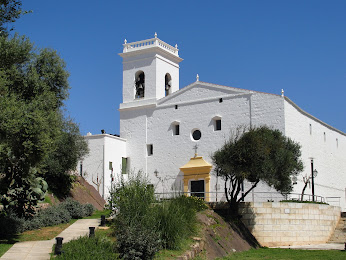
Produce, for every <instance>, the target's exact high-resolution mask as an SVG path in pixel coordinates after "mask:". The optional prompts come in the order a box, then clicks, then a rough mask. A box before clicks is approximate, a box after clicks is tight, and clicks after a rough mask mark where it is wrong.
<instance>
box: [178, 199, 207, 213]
mask: <svg viewBox="0 0 346 260" xmlns="http://www.w3.org/2000/svg"><path fill="white" fill-rule="evenodd" d="M181 198H182V199H184V204H187V205H188V207H191V208H193V209H194V210H195V211H196V212H200V211H202V210H205V209H208V205H207V204H206V203H205V201H204V200H203V199H202V198H199V197H196V196H190V197H186V196H184V197H183V196H182V197H181Z"/></svg>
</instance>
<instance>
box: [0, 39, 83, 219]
mask: <svg viewBox="0 0 346 260" xmlns="http://www.w3.org/2000/svg"><path fill="white" fill-rule="evenodd" d="M68 76H69V74H68V72H67V71H66V70H65V63H64V62H63V61H62V60H61V59H60V57H59V56H58V55H57V53H56V52H55V51H53V50H49V49H43V50H40V51H35V48H34V46H33V44H32V43H31V42H30V41H29V40H28V39H27V38H25V37H20V36H18V35H15V36H14V37H12V38H9V37H7V36H3V35H2V36H0V122H1V124H0V196H1V197H0V198H1V202H2V203H3V204H4V206H5V208H12V209H13V210H14V211H15V212H16V213H17V215H19V216H28V215H31V214H33V212H34V211H33V210H34V207H35V205H36V204H37V202H38V201H39V200H41V199H42V198H43V197H44V194H45V191H46V190H47V183H46V181H45V180H44V179H45V178H46V177H47V176H49V173H54V174H55V176H56V179H55V180H54V181H55V183H58V182H59V177H60V176H59V174H57V172H59V173H60V174H65V173H66V172H67V170H71V169H73V167H75V165H76V163H77V160H78V159H79V158H80V157H81V156H82V155H83V154H84V153H85V152H86V150H85V147H86V145H85V144H82V143H83V140H82V139H81V137H79V136H80V135H79V130H78V126H77V125H75V124H74V123H73V122H72V121H71V120H67V119H65V118H64V116H63V111H62V109H63V102H64V100H66V99H67V97H68V89H69V85H68V80H67V79H68ZM64 149H65V150H64ZM63 150H64V151H63ZM68 150H69V152H65V151H68ZM64 152H65V153H64ZM62 153H64V156H58V155H61V154H62ZM58 166H59V167H60V166H61V167H60V168H59V167H58ZM54 171H55V172H54ZM54 174H53V175H54ZM47 179H48V181H49V182H50V183H52V181H51V179H49V178H47Z"/></svg>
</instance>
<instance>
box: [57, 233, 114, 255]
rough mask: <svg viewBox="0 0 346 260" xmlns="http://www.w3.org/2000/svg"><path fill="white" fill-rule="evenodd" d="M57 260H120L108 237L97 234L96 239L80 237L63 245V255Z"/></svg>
mask: <svg viewBox="0 0 346 260" xmlns="http://www.w3.org/2000/svg"><path fill="white" fill-rule="evenodd" d="M55 259H57V260H59V259H70V260H111V259H119V258H118V257H117V254H116V250H115V246H114V243H113V242H112V241H111V240H110V239H109V238H108V237H106V236H104V235H99V234H98V233H96V236H95V237H94V238H89V237H80V238H78V239H76V240H72V241H70V242H68V243H66V244H63V254H61V255H60V256H56V257H55Z"/></svg>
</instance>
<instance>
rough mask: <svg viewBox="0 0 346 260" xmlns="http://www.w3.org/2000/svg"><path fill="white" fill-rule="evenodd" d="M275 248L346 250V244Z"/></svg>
mask: <svg viewBox="0 0 346 260" xmlns="http://www.w3.org/2000/svg"><path fill="white" fill-rule="evenodd" d="M273 248H274V247H273ZM275 248H291V249H306V250H344V249H345V244H317V245H302V246H279V247H275Z"/></svg>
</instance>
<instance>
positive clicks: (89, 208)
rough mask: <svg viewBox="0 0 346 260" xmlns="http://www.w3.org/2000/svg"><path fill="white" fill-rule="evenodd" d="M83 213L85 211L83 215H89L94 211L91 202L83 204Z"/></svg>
mask: <svg viewBox="0 0 346 260" xmlns="http://www.w3.org/2000/svg"><path fill="white" fill-rule="evenodd" d="M83 207H84V213H85V217H88V216H91V215H92V214H93V213H94V211H95V207H94V206H93V205H92V204H89V203H88V204H84V205H83Z"/></svg>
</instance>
